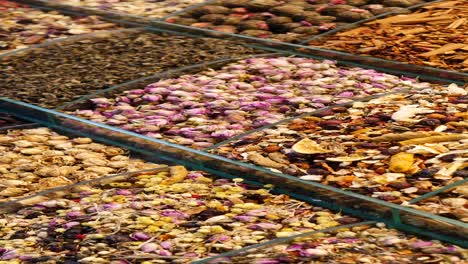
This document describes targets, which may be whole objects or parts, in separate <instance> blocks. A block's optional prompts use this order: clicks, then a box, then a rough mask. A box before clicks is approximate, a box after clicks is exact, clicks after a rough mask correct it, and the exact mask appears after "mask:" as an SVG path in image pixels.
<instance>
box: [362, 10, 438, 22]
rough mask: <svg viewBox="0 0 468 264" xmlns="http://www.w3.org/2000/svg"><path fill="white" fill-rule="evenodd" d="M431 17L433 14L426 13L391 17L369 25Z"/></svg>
mask: <svg viewBox="0 0 468 264" xmlns="http://www.w3.org/2000/svg"><path fill="white" fill-rule="evenodd" d="M430 15H431V12H424V13H419V14H411V15H396V16H391V17H387V18H383V19H379V20H376V21H372V22H369V23H367V24H392V23H393V22H394V21H399V20H401V19H405V18H424V17H428V16H430Z"/></svg>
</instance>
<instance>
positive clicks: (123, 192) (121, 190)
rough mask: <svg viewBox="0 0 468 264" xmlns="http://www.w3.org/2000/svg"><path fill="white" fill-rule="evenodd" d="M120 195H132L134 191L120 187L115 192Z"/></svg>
mask: <svg viewBox="0 0 468 264" xmlns="http://www.w3.org/2000/svg"><path fill="white" fill-rule="evenodd" d="M115 193H116V194H118V195H131V194H132V191H130V190H126V189H120V190H117V191H116V192H115Z"/></svg>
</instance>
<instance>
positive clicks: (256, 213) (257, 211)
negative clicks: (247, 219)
mask: <svg viewBox="0 0 468 264" xmlns="http://www.w3.org/2000/svg"><path fill="white" fill-rule="evenodd" d="M245 214H246V215H248V216H265V215H267V214H268V213H267V211H266V210H265V209H255V210H250V211H247V212H246V213H245Z"/></svg>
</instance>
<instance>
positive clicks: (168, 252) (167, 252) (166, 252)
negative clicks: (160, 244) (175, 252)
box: [156, 249, 172, 257]
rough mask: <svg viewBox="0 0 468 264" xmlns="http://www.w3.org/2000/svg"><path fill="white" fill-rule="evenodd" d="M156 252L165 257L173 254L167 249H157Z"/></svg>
mask: <svg viewBox="0 0 468 264" xmlns="http://www.w3.org/2000/svg"><path fill="white" fill-rule="evenodd" d="M156 253H157V254H159V255H161V256H164V257H168V256H172V253H171V252H170V251H168V250H165V249H160V250H157V251H156Z"/></svg>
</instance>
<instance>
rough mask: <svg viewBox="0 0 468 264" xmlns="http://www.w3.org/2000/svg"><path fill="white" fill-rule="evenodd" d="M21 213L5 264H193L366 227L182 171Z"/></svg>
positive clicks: (0, 233)
mask: <svg viewBox="0 0 468 264" xmlns="http://www.w3.org/2000/svg"><path fill="white" fill-rule="evenodd" d="M181 171H183V172H184V175H185V177H184V178H183V179H181V178H179V176H180V173H181ZM174 178H179V179H178V181H177V182H173V183H172V184H162V183H163V182H167V181H170V179H174ZM16 207H17V210H15V211H13V212H5V213H3V214H2V216H1V218H0V226H1V227H2V228H1V229H0V237H1V239H0V248H1V250H2V251H0V259H1V260H4V261H15V260H16V261H17V260H27V261H30V262H48V263H67V262H79V263H109V262H110V263H125V262H127V263H128V262H132V263H136V262H137V263H146V262H143V261H148V262H150V263H189V262H191V261H193V260H195V259H199V258H203V257H207V256H212V255H216V254H219V253H222V252H226V251H230V250H233V249H239V248H241V247H244V246H248V245H253V244H257V243H261V242H266V241H268V240H270V239H271V238H276V237H284V236H290V235H293V234H300V233H302V232H308V231H312V230H321V229H324V228H327V227H334V226H338V225H340V221H342V220H343V219H352V221H355V222H359V221H360V220H359V219H357V218H353V217H350V216H346V215H343V214H341V213H333V212H331V211H329V210H327V209H323V208H320V207H313V206H311V205H309V204H307V203H304V202H301V201H297V200H294V199H291V198H289V197H288V196H286V195H273V194H271V193H270V192H269V190H268V189H264V188H259V187H258V186H249V185H247V184H244V183H242V179H234V180H233V181H231V180H227V179H214V178H212V177H211V176H210V175H208V174H207V173H204V172H200V171H187V170H186V169H185V168H183V167H181V166H176V167H170V168H168V169H167V170H166V171H162V172H154V173H151V172H145V173H141V174H134V175H129V176H128V177H123V176H122V177H120V176H119V178H118V179H104V180H100V181H99V182H98V183H95V184H88V185H82V186H76V187H74V188H70V189H69V190H68V191H66V192H59V193H54V194H51V195H50V196H49V197H44V196H39V197H32V198H31V199H29V200H24V201H21V204H17V206H16ZM111 261H114V262H111Z"/></svg>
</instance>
